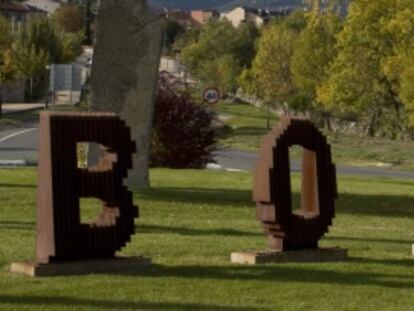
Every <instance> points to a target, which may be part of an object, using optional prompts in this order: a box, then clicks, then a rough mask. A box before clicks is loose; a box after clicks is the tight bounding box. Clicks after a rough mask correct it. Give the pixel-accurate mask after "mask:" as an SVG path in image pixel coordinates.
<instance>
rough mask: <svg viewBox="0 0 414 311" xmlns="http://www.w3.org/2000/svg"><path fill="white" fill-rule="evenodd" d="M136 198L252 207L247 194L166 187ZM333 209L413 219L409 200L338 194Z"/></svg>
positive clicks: (143, 193)
mask: <svg viewBox="0 0 414 311" xmlns="http://www.w3.org/2000/svg"><path fill="white" fill-rule="evenodd" d="M140 196H141V197H142V198H143V199H147V200H154V201H161V202H166V203H171V202H177V203H185V204H208V205H216V206H220V205H223V206H233V207H251V208H254V207H255V203H254V202H253V200H252V193H251V191H248V190H233V189H204V188H171V187H166V188H152V189H150V190H145V191H141V192H140ZM292 199H293V202H300V195H299V193H297V192H295V193H293V196H292ZM336 206H337V212H338V213H339V214H352V215H372V216H387V217H414V208H413V197H412V196H389V195H360V194H339V199H338V200H337V201H336Z"/></svg>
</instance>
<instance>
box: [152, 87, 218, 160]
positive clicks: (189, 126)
mask: <svg viewBox="0 0 414 311" xmlns="http://www.w3.org/2000/svg"><path fill="white" fill-rule="evenodd" d="M154 115H155V118H154V130H153V138H152V148H151V166H157V167H159V166H162V167H170V168H203V167H205V165H206V164H207V163H209V162H212V161H213V155H212V152H213V151H214V150H215V142H216V140H215V131H214V129H213V127H212V122H213V120H214V119H215V113H213V112H210V111H207V110H206V109H205V108H204V107H202V106H200V105H197V104H196V103H194V101H193V100H192V99H191V97H190V96H188V95H185V94H177V93H175V92H174V91H172V90H171V89H170V88H168V87H165V84H164V86H163V87H160V88H159V91H158V94H157V99H156V103H155V114H154Z"/></svg>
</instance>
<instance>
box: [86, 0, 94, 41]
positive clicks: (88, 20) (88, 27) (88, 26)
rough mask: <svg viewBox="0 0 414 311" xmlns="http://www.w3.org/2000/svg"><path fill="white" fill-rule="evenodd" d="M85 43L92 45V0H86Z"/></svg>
mask: <svg viewBox="0 0 414 311" xmlns="http://www.w3.org/2000/svg"><path fill="white" fill-rule="evenodd" d="M85 2H86V3H85V41H84V43H85V45H92V38H91V37H92V35H91V23H92V14H91V0H86V1H85Z"/></svg>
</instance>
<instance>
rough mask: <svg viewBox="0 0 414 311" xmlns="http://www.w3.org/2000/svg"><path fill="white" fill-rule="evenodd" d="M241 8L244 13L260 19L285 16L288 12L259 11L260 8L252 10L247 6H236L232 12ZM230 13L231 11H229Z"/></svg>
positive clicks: (275, 10) (285, 10)
mask: <svg viewBox="0 0 414 311" xmlns="http://www.w3.org/2000/svg"><path fill="white" fill-rule="evenodd" d="M237 8H241V9H243V10H245V11H246V12H249V13H252V14H255V15H257V16H260V17H271V16H279V15H286V14H287V13H289V12H290V11H289V10H287V9H284V10H277V9H261V8H252V7H248V6H238V7H235V8H234V9H233V10H235V9H237ZM230 12H231V11H230Z"/></svg>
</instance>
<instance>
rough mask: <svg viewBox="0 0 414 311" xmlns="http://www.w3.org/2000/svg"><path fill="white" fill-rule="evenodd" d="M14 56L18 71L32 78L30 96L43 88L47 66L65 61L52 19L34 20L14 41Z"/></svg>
mask: <svg viewBox="0 0 414 311" xmlns="http://www.w3.org/2000/svg"><path fill="white" fill-rule="evenodd" d="M12 57H13V60H14V63H15V64H16V67H17V69H18V71H19V72H20V73H21V74H22V75H23V76H24V77H25V78H27V79H29V80H30V97H32V96H33V95H34V92H33V91H34V89H36V90H43V89H44V87H41V85H42V81H43V78H44V75H45V73H46V66H47V65H48V64H52V63H61V62H62V61H63V46H62V42H61V40H60V38H59V37H58V36H57V34H56V32H55V29H54V28H53V25H52V23H51V22H50V20H48V19H46V18H39V19H34V20H32V21H31V22H30V23H29V24H28V25H27V26H26V27H25V28H24V29H23V31H22V32H21V33H20V34H19V36H18V37H17V38H16V40H15V42H14V43H13V45H12ZM36 95H41V94H36Z"/></svg>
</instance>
